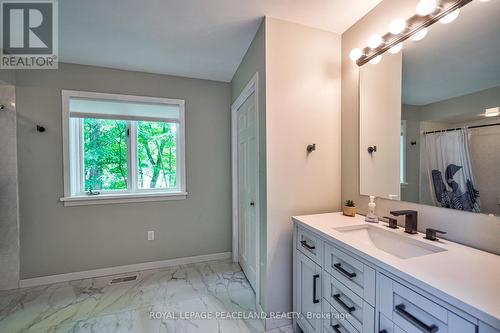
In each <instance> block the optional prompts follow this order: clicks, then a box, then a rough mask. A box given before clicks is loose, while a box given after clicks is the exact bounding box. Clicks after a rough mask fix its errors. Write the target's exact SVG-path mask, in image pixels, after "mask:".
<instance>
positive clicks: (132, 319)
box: [0, 260, 292, 333]
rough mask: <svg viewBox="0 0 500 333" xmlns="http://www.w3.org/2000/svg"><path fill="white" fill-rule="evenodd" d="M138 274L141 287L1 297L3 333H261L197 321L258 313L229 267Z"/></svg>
mask: <svg viewBox="0 0 500 333" xmlns="http://www.w3.org/2000/svg"><path fill="white" fill-rule="evenodd" d="M135 273H136V274H138V278H137V280H135V281H129V282H122V283H118V284H113V285H111V284H110V283H109V282H110V281H111V279H113V278H116V277H120V276H128V275H131V273H128V274H121V275H116V276H106V277H98V278H92V279H84V280H78V281H71V282H64V283H57V284H52V285H46V286H39V287H33V288H25V289H18V290H14V291H4V292H0V333H122V332H123V333H163V332H175V333H184V332H186V333H191V332H203V333H205V332H206V333H211V332H222V333H226V332H227V333H238V332H242V333H247V332H248V333H256V332H263V331H264V328H263V324H262V321H261V320H259V319H254V318H243V319H233V318H213V317H212V318H208V319H207V318H200V317H199V315H198V314H208V315H211V316H217V315H226V314H227V313H233V314H235V313H240V314H246V315H247V317H248V314H252V313H255V312H256V311H257V310H256V306H255V295H254V293H253V290H252V289H251V287H250V285H249V283H248V281H247V279H246V278H245V275H244V274H243V272H242V271H241V268H240V266H239V265H238V264H234V263H233V262H232V261H231V260H220V261H211V262H205V263H197V264H189V265H180V266H175V267H169V268H164V269H155V270H147V271H140V272H135ZM190 312H195V313H196V314H194V315H190V314H189V313H190ZM152 314H154V316H153V318H152ZM181 315H182V318H181V317H180V316H181ZM268 332H270V333H292V328H291V326H289V327H284V328H279V329H274V330H271V331H268Z"/></svg>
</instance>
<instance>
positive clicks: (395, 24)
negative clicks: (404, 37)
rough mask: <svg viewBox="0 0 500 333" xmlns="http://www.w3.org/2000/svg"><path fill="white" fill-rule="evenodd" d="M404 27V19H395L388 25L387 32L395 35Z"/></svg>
mask: <svg viewBox="0 0 500 333" xmlns="http://www.w3.org/2000/svg"><path fill="white" fill-rule="evenodd" d="M405 29H406V21H405V20H403V19H395V20H394V21H392V23H391V24H390V25H389V32H390V33H391V34H393V35H397V34H399V33H401V32H403V31H404V30H405Z"/></svg>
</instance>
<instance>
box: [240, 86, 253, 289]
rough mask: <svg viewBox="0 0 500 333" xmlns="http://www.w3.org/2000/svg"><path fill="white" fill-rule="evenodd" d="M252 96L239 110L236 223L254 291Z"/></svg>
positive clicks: (245, 265)
mask: <svg viewBox="0 0 500 333" xmlns="http://www.w3.org/2000/svg"><path fill="white" fill-rule="evenodd" d="M254 95H255V93H252V94H251V95H250V96H248V98H247V99H246V101H245V102H244V103H243V104H242V105H241V106H240V107H239V108H238V110H237V112H236V114H237V120H238V122H237V126H238V127H237V129H238V130H237V133H238V135H237V142H238V154H237V157H238V219H239V221H238V223H239V227H238V230H239V235H238V237H239V251H238V252H239V261H240V265H241V268H242V269H243V272H244V273H245V275H246V277H247V279H248V281H249V282H250V285H251V286H252V287H253V289H254V290H255V281H256V270H257V253H256V251H257V218H256V205H257V202H256V198H257V196H256V182H257V177H258V171H257V170H258V169H257V167H258V166H257V160H256V158H257V156H256V154H257V146H256V144H257V141H256V137H257V132H256V130H257V124H256V121H257V115H256V110H255V98H254V97H255V96H254Z"/></svg>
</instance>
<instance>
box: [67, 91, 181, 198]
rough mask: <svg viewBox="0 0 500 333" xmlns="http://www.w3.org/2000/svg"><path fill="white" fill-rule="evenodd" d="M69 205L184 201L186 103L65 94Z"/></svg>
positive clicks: (110, 95) (93, 94)
mask: <svg viewBox="0 0 500 333" xmlns="http://www.w3.org/2000/svg"><path fill="white" fill-rule="evenodd" d="M62 109H63V145H64V198H61V201H63V202H64V203H65V205H82V204H102V203H119V202H130V201H155V200H171V199H184V198H185V197H186V195H187V193H186V186H185V165H184V160H185V158H184V148H185V147H184V100H177V99H166V98H156V97H141V96H128V95H117V94H102V93H93V92H82V91H69V90H63V91H62Z"/></svg>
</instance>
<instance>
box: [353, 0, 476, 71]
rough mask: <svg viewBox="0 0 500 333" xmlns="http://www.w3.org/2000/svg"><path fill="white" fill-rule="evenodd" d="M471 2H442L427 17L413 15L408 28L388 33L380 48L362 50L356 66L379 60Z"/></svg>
mask: <svg viewBox="0 0 500 333" xmlns="http://www.w3.org/2000/svg"><path fill="white" fill-rule="evenodd" d="M471 1H472V0H453V1H450V0H442V1H440V3H439V4H438V6H437V7H436V9H435V11H434V12H433V13H431V14H429V15H426V16H420V15H418V14H415V15H413V16H412V17H410V18H409V19H408V20H407V21H406V26H407V27H406V29H404V30H403V31H402V32H401V33H399V34H393V33H391V32H388V33H386V34H385V35H383V36H382V41H383V42H382V43H381V44H380V45H379V46H378V47H376V48H371V47H369V46H367V47H365V48H364V49H363V50H360V51H361V52H358V53H361V56H360V57H359V58H357V60H355V61H356V64H357V65H358V66H362V65H364V64H366V63H367V62H370V60H373V59H374V58H377V57H378V56H380V55H382V53H384V52H386V51H388V50H389V49H391V48H392V47H394V46H396V45H398V44H400V43H402V42H404V41H405V40H407V39H408V38H410V37H411V36H413V35H415V34H416V33H418V32H420V31H422V30H423V29H426V28H427V27H429V26H430V25H432V24H434V23H436V22H437V21H439V20H440V19H442V18H443V17H445V16H446V15H448V14H450V13H452V12H454V11H455V10H457V9H460V8H462V7H463V6H465V5H466V4H468V3H469V2H471ZM374 36H375V35H374ZM372 37H373V36H372ZM372 39H374V38H372ZM355 50H356V49H355ZM352 58H355V56H354V55H352ZM353 60H354V59H353Z"/></svg>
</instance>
